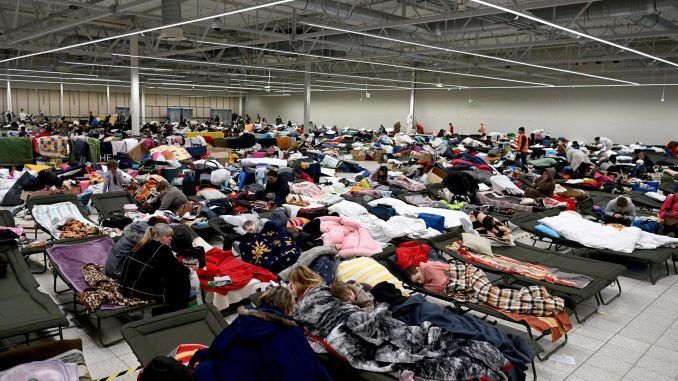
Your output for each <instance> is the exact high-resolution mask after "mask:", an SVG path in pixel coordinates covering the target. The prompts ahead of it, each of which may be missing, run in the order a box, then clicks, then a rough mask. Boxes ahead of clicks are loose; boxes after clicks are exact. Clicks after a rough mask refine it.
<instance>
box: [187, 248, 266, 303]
mask: <svg viewBox="0 0 678 381" xmlns="http://www.w3.org/2000/svg"><path fill="white" fill-rule="evenodd" d="M205 262H206V264H207V265H206V266H205V267H203V268H201V269H198V270H197V271H196V273H197V274H198V279H200V287H201V288H202V289H203V290H205V291H213V292H216V293H217V294H222V295H225V294H226V293H228V292H229V291H232V290H239V289H241V288H243V287H245V286H247V284H248V283H249V282H250V281H251V280H252V279H258V280H260V281H262V282H269V281H275V280H276V279H277V278H276V276H275V274H273V273H272V272H270V271H268V270H266V269H264V268H262V267H259V266H255V265H252V264H250V263H247V262H243V261H241V260H240V259H238V258H236V257H234V256H233V253H232V252H231V251H226V250H222V249H220V248H218V247H215V248H212V249H210V250H208V251H207V252H206V253H205ZM226 275H228V276H229V277H230V278H231V282H233V283H232V284H229V285H225V286H221V287H211V286H210V285H209V284H208V282H209V281H211V280H214V278H215V277H219V276H226Z"/></svg>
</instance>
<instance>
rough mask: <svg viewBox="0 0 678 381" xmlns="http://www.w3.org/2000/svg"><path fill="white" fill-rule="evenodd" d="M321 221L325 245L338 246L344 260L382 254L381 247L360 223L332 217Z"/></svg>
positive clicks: (323, 218) (322, 218)
mask: <svg viewBox="0 0 678 381" xmlns="http://www.w3.org/2000/svg"><path fill="white" fill-rule="evenodd" d="M320 220H321V222H320V231H321V232H322V233H323V235H322V239H323V244H324V245H334V246H336V247H337V250H338V251H339V256H341V257H342V258H347V257H357V256H363V257H368V256H371V255H372V254H376V253H381V251H382V250H381V246H379V244H378V243H377V241H375V240H374V238H372V236H371V235H370V232H369V231H367V230H366V229H365V228H363V227H361V226H360V224H359V223H358V222H356V221H353V220H350V219H348V218H344V217H332V216H328V217H321V218H320Z"/></svg>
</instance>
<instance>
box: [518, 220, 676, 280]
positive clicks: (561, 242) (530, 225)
mask: <svg viewBox="0 0 678 381" xmlns="http://www.w3.org/2000/svg"><path fill="white" fill-rule="evenodd" d="M558 214H560V210H558V209H555V210H547V211H545V212H540V213H533V214H530V215H527V216H524V217H522V218H516V219H512V220H511V222H512V223H513V224H515V225H516V226H518V227H519V228H520V229H522V230H524V231H526V232H528V233H531V234H532V235H533V237H532V242H533V243H532V245H533V246H534V245H535V244H536V243H537V241H543V242H548V243H549V249H551V247H552V246H554V245H555V249H556V250H558V247H566V248H570V249H572V250H573V251H574V249H580V250H583V251H584V256H585V257H587V258H588V257H589V256H590V255H591V254H594V255H602V256H607V257H615V258H623V259H625V260H628V261H633V262H640V263H643V264H645V265H646V266H647V268H648V270H649V272H650V282H651V283H652V284H655V283H657V280H658V279H659V278H658V277H655V274H654V268H653V266H654V265H657V264H661V263H662V262H663V263H664V264H665V265H666V276H669V275H670V274H671V272H670V269H669V260H671V261H672V262H673V269H674V272H676V273H677V274H678V270H677V268H678V267H677V266H676V261H678V250H673V251H669V250H670V249H667V248H659V249H652V250H635V251H634V253H636V254H638V252H639V251H643V252H652V251H655V253H656V251H657V250H666V253H665V254H662V255H657V256H655V258H650V257H647V256H646V257H645V258H641V257H638V256H633V253H629V254H627V253H621V252H618V251H613V250H607V249H593V248H590V247H586V246H584V245H582V244H580V243H579V242H575V241H572V240H568V239H565V238H553V237H550V236H548V235H546V234H543V233H540V232H538V231H536V230H535V229H534V227H535V226H536V225H537V224H538V221H539V220H540V219H542V218H544V217H552V216H556V215H558Z"/></svg>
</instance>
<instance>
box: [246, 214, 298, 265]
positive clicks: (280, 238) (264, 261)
mask: <svg viewBox="0 0 678 381" xmlns="http://www.w3.org/2000/svg"><path fill="white" fill-rule="evenodd" d="M300 255H301V249H300V248H299V246H297V245H296V244H295V243H294V242H292V239H290V237H289V236H288V235H287V233H285V230H284V228H283V227H282V226H280V225H278V224H276V223H275V222H271V221H268V222H266V224H264V227H263V228H262V229H261V232H259V233H256V234H253V237H252V238H251V239H247V240H245V241H243V242H240V256H241V257H242V259H243V261H245V262H247V263H251V264H253V265H257V266H261V267H263V268H265V269H266V270H269V271H272V272H274V273H279V272H280V271H282V270H284V269H286V268H287V267H289V266H291V265H293V264H294V263H296V262H297V259H299V256H300Z"/></svg>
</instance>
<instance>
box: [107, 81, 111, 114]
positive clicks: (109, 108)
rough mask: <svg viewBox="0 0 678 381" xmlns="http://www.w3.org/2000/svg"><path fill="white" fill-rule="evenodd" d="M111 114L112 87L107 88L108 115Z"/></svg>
mask: <svg viewBox="0 0 678 381" xmlns="http://www.w3.org/2000/svg"><path fill="white" fill-rule="evenodd" d="M110 113H111V87H110V86H106V115H108V114H110Z"/></svg>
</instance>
